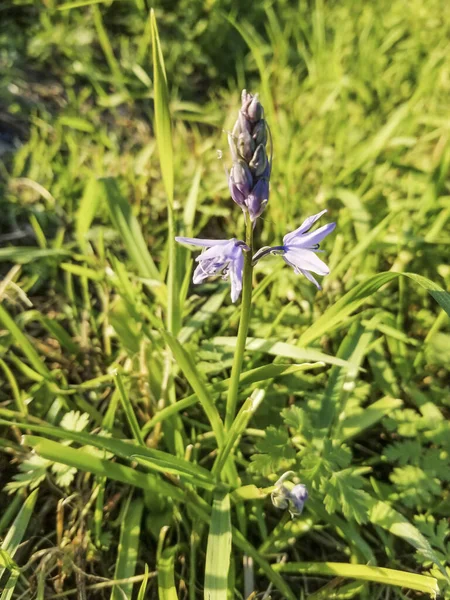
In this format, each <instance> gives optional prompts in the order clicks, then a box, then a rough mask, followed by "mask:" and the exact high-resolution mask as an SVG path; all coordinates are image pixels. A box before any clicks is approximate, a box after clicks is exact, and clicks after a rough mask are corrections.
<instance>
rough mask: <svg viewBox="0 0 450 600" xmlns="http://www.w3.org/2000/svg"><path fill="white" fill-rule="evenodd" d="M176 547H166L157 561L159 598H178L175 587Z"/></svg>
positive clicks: (176, 599) (169, 599) (174, 599)
mask: <svg viewBox="0 0 450 600" xmlns="http://www.w3.org/2000/svg"><path fill="white" fill-rule="evenodd" d="M175 554H176V548H166V549H165V550H163V551H162V553H161V556H160V557H159V559H158V562H157V569H158V592H159V600H178V596H177V590H176V587H175V574H174V571H175Z"/></svg>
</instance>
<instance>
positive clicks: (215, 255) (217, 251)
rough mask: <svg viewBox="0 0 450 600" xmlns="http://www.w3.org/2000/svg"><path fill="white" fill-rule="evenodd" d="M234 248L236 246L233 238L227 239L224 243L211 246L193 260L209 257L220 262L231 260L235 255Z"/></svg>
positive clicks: (208, 258) (207, 258)
mask: <svg viewBox="0 0 450 600" xmlns="http://www.w3.org/2000/svg"><path fill="white" fill-rule="evenodd" d="M236 248H237V246H236V242H235V240H228V241H227V243H226V244H220V245H215V246H211V247H210V248H208V249H207V250H205V251H204V252H202V253H201V254H200V255H199V256H197V258H196V259H195V260H196V261H197V262H199V261H201V260H211V259H214V260H216V261H222V262H225V261H228V260H232V259H233V257H234V255H235V251H236Z"/></svg>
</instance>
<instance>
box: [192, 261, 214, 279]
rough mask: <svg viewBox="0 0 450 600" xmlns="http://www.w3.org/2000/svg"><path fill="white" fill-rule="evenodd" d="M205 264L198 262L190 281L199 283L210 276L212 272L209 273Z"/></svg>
mask: <svg viewBox="0 0 450 600" xmlns="http://www.w3.org/2000/svg"><path fill="white" fill-rule="evenodd" d="M205 266H206V265H204V264H202V263H200V264H199V265H197V267H196V269H195V271H194V274H193V276H192V281H193V282H194V283H201V282H202V281H203V280H205V279H207V278H208V277H211V275H213V274H214V273H211V272H210V271H209V270H208V269H206V268H205Z"/></svg>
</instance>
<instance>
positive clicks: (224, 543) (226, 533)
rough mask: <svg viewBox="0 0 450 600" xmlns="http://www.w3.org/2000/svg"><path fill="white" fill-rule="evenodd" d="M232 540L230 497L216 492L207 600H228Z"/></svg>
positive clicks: (206, 591)
mask: <svg viewBox="0 0 450 600" xmlns="http://www.w3.org/2000/svg"><path fill="white" fill-rule="evenodd" d="M231 538H232V534H231V515H230V495H229V494H228V493H223V492H216V493H215V494H214V498H213V504H212V512H211V521H210V526H209V535H208V546H207V549H206V567H205V592H204V598H205V600H227V592H228V571H229V568H230V555H231Z"/></svg>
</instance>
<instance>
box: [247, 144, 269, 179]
mask: <svg viewBox="0 0 450 600" xmlns="http://www.w3.org/2000/svg"><path fill="white" fill-rule="evenodd" d="M249 167H250V169H251V170H252V173H253V175H254V176H255V177H256V178H258V177H261V176H262V174H263V173H264V171H265V169H266V167H267V154H266V149H265V148H264V145H263V144H259V146H258V147H257V148H256V150H255V152H254V154H253V157H252V159H251V161H250V162H249Z"/></svg>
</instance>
